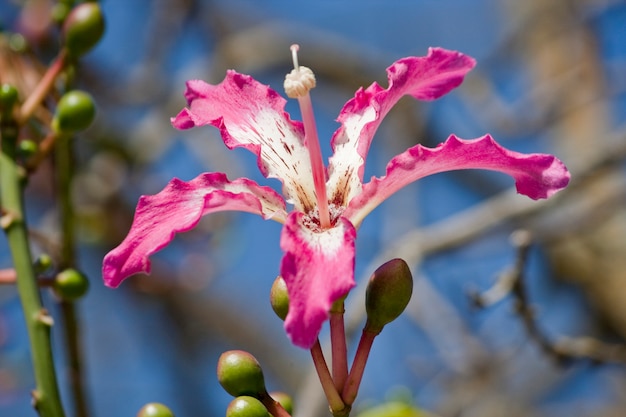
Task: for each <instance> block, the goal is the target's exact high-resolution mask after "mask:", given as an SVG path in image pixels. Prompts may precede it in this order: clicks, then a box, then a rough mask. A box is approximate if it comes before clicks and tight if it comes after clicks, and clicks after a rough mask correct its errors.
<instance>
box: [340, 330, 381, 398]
mask: <svg viewBox="0 0 626 417" xmlns="http://www.w3.org/2000/svg"><path fill="white" fill-rule="evenodd" d="M376 336H378V332H372V331H369V330H368V329H367V328H365V329H363V333H361V340H360V341H359V346H358V348H357V350H356V355H355V356H354V362H353V363H352V368H350V374H349V375H348V380H347V381H346V385H345V387H344V389H343V392H342V393H341V398H343V401H344V402H345V403H346V404H347V405H352V404H353V403H354V400H355V399H356V396H357V394H358V392H359V386H360V385H361V379H363V371H365V365H366V364H367V358H368V357H369V354H370V351H371V350H372V343H374V339H375V338H376Z"/></svg>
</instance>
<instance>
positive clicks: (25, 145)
mask: <svg viewBox="0 0 626 417" xmlns="http://www.w3.org/2000/svg"><path fill="white" fill-rule="evenodd" d="M38 150H39V145H37V142H35V141H34V140H32V139H22V140H20V141H19V142H18V143H17V155H18V156H19V157H20V158H22V159H24V160H25V159H28V158H30V157H32V156H33V155H35V154H36V153H37V151H38Z"/></svg>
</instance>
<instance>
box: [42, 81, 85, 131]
mask: <svg viewBox="0 0 626 417" xmlns="http://www.w3.org/2000/svg"><path fill="white" fill-rule="evenodd" d="M95 116H96V106H95V104H94V102H93V98H91V95H89V94H88V93H86V92H84V91H80V90H73V91H70V92H68V93H66V94H64V95H63V97H61V100H59V104H58V105H57V109H56V113H55V114H54V119H53V120H52V128H53V129H54V130H55V131H56V132H57V133H73V132H77V131H80V130H84V129H87V128H88V127H89V125H90V124H91V122H93V119H94V117H95Z"/></svg>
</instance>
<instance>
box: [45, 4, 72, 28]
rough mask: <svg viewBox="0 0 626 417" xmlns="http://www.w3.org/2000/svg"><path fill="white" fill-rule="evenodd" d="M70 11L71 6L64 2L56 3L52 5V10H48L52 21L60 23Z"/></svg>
mask: <svg viewBox="0 0 626 417" xmlns="http://www.w3.org/2000/svg"><path fill="white" fill-rule="evenodd" d="M70 12H71V6H70V5H69V4H65V3H56V4H55V5H54V6H52V10H51V11H50V17H51V18H52V21H53V22H55V23H57V24H61V23H63V22H64V21H65V19H67V16H68V15H69V14H70Z"/></svg>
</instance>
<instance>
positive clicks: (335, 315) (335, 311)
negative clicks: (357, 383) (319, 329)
mask: <svg viewBox="0 0 626 417" xmlns="http://www.w3.org/2000/svg"><path fill="white" fill-rule="evenodd" d="M344 312H345V309H344V304H343V298H342V299H340V300H337V301H335V303H334V304H333V307H332V308H331V310H330V341H331V346H332V353H333V357H332V367H333V381H334V382H335V387H336V388H337V391H339V392H341V391H343V387H344V385H345V383H346V379H347V378H348V349H347V347H346V331H345V326H344V321H343V314H344Z"/></svg>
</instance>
